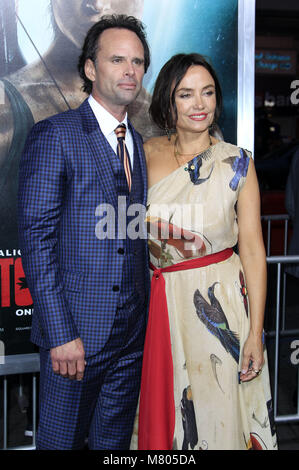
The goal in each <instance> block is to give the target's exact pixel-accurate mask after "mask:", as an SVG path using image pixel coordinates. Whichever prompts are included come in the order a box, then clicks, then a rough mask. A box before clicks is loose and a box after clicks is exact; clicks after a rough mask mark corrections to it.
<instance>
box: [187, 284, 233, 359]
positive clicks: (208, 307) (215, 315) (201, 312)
mask: <svg viewBox="0 0 299 470" xmlns="http://www.w3.org/2000/svg"><path fill="white" fill-rule="evenodd" d="M216 284H219V282H214V284H212V285H211V286H210V287H209V288H208V297H209V300H210V303H208V302H207V301H206V300H205V299H204V297H203V296H202V294H201V293H200V291H199V289H196V291H195V293H194V299H193V301H194V305H195V308H196V313H197V315H198V317H199V319H200V320H201V321H202V323H203V324H204V325H205V326H206V328H207V329H208V330H209V332H210V333H212V334H213V335H214V336H216V338H218V339H219V341H220V342H221V344H222V346H223V347H224V349H225V350H226V351H227V352H228V353H229V354H230V355H231V356H232V357H233V358H234V360H235V361H236V362H237V363H239V355H240V342H239V338H238V336H237V334H236V333H234V332H233V331H232V330H231V329H230V327H229V324H228V321H227V318H226V316H225V313H224V312H223V310H222V307H221V304H220V302H219V301H218V299H217V298H216V297H215V294H214V289H215V286H216Z"/></svg>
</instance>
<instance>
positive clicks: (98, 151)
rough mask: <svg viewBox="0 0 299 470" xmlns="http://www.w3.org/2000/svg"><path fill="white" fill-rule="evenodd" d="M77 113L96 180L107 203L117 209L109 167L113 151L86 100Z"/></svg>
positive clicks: (113, 181)
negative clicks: (92, 162)
mask: <svg viewBox="0 0 299 470" xmlns="http://www.w3.org/2000/svg"><path fill="white" fill-rule="evenodd" d="M79 112H80V113H81V115H82V125H83V131H84V132H85V135H86V141H87V143H88V145H89V148H90V153H91V156H92V158H93V160H94V163H95V167H96V171H97V175H98V178H99V180H100V182H101V185H102V188H103V189H104V191H105V193H106V197H107V201H109V202H110V203H111V204H113V206H114V207H117V191H116V182H115V178H114V174H113V170H112V165H111V159H112V158H115V155H114V151H113V149H112V148H111V147H110V145H109V143H108V141H107V139H106V138H105V137H104V135H103V133H102V131H101V129H100V127H99V124H98V121H97V120H96V117H95V115H94V114H93V112H92V109H91V107H90V106H89V104H88V101H87V100H85V101H84V102H83V103H82V105H81V106H80V107H79Z"/></svg>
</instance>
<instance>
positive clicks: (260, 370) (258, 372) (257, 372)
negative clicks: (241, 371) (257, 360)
mask: <svg viewBox="0 0 299 470" xmlns="http://www.w3.org/2000/svg"><path fill="white" fill-rule="evenodd" d="M253 372H254V373H255V374H256V375H260V373H261V372H262V369H258V370H256V369H253Z"/></svg>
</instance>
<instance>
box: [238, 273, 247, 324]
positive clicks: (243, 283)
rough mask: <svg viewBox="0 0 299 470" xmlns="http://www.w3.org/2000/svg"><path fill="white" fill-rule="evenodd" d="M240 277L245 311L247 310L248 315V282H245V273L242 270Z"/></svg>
mask: <svg viewBox="0 0 299 470" xmlns="http://www.w3.org/2000/svg"><path fill="white" fill-rule="evenodd" d="M239 279H240V284H241V288H240V294H241V295H242V297H243V303H244V307H245V312H246V315H247V317H248V300H247V288H246V284H245V279H244V274H243V273H242V271H240V272H239Z"/></svg>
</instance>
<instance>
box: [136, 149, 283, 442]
mask: <svg viewBox="0 0 299 470" xmlns="http://www.w3.org/2000/svg"><path fill="white" fill-rule="evenodd" d="M249 160H250V153H249V152H248V151H245V150H243V149H241V148H239V147H236V146H234V145H231V144H228V143H225V142H218V143H217V144H215V145H213V146H211V147H210V148H209V149H208V150H206V151H205V152H203V153H202V154H201V155H199V156H196V157H195V158H193V160H191V161H190V162H188V163H187V164H185V165H183V166H181V167H179V168H178V169H176V170H175V171H173V172H172V173H170V174H169V175H168V176H166V177H165V178H163V179H162V180H161V181H159V182H158V183H156V184H154V185H153V186H152V187H151V188H150V189H149V193H148V206H147V226H148V232H149V249H150V258H151V259H150V260H151V262H152V264H153V265H155V266H156V267H165V266H169V265H172V264H176V263H180V262H182V261H186V260H189V259H192V258H198V257H201V256H205V255H209V254H212V253H217V252H219V251H221V250H224V249H226V248H229V247H234V246H236V244H237V241H238V223H237V213H236V205H237V201H238V196H239V193H240V191H241V190H242V187H243V185H244V183H245V180H246V176H247V170H248V164H249ZM163 275H164V278H165V285H166V297H167V307H168V315H169V325H170V335H171V345H172V358H173V367H174V401H175V431H174V440H173V449H178V450H197V449H198V450H199V449H202V450H205V449H206V450H216V449H217V450H242V449H244V450H246V449H252V450H255V449H269V450H273V449H275V448H277V441H276V433H275V429H274V417H273V407H272V400H271V392H270V384H269V374H268V365H267V355H266V350H265V351H264V354H265V364H264V366H263V369H262V373H261V374H260V375H259V376H258V377H256V378H255V379H253V380H252V381H250V382H246V383H245V382H244V383H240V381H239V372H240V370H241V360H242V348H243V345H244V342H245V341H246V339H247V336H248V333H249V327H250V308H249V304H248V298H247V292H246V281H245V277H244V273H243V269H242V265H241V262H240V258H239V256H238V255H237V254H236V253H235V252H234V253H233V255H232V256H231V257H230V258H228V259H227V260H226V261H223V262H220V263H216V264H211V265H209V266H207V267H201V268H196V269H192V270H186V271H178V272H171V273H167V272H165V273H164V274H163ZM137 422H138V420H137V419H136V421H135V429H134V434H133V438H132V448H134V447H135V448H137V431H138V430H137Z"/></svg>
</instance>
